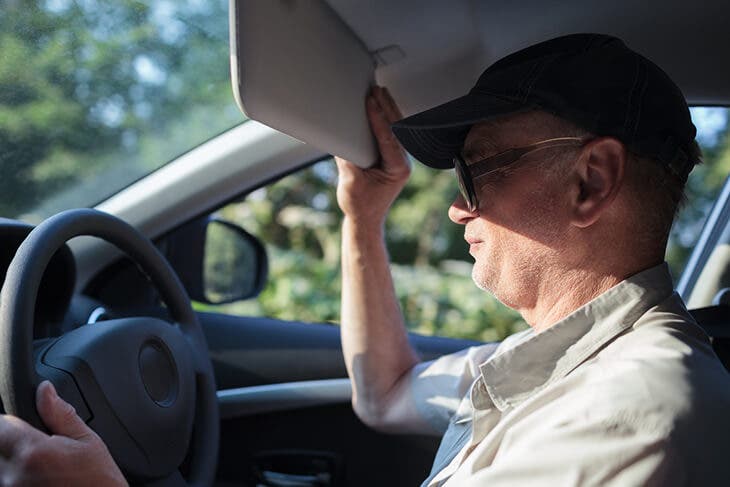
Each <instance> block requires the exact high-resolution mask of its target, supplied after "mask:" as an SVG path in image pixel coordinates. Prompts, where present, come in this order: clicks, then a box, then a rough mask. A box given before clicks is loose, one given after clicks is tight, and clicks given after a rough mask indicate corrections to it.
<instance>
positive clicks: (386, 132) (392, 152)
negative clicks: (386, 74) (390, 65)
mask: <svg viewBox="0 0 730 487" xmlns="http://www.w3.org/2000/svg"><path fill="white" fill-rule="evenodd" d="M377 90H378V88H377V87H376V88H374V89H373V94H371V95H370V96H368V100H367V109H368V110H367V111H368V118H369V119H370V127H371V128H372V131H373V134H374V135H375V140H377V142H378V147H379V149H380V155H381V156H382V158H383V162H384V163H385V164H388V163H390V162H395V161H398V162H401V161H402V162H403V163H405V164H407V160H406V157H405V152H404V151H403V148H402V147H401V145H400V142H398V139H396V137H395V135H394V134H393V131H392V130H391V129H390V122H389V121H388V117H387V115H386V113H385V110H384V108H383V106H382V105H381V104H380V102H379V97H378V96H377V95H375V92H376V91H377ZM381 98H382V96H381Z"/></svg>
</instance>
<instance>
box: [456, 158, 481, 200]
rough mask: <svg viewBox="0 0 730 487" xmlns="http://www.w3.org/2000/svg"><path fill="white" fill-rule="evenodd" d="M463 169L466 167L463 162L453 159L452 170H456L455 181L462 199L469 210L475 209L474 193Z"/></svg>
mask: <svg viewBox="0 0 730 487" xmlns="http://www.w3.org/2000/svg"><path fill="white" fill-rule="evenodd" d="M465 171H466V168H465V167H464V163H463V162H462V161H460V160H458V159H457V160H455V161H454V172H456V181H457V183H458V184H459V191H460V192H461V196H462V197H463V198H464V201H466V204H467V206H468V207H469V211H474V210H475V209H476V201H475V198H474V194H473V192H472V191H471V189H470V188H471V185H470V184H469V183H470V180H469V175H468V174H466V173H465Z"/></svg>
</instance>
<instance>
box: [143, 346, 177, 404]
mask: <svg viewBox="0 0 730 487" xmlns="http://www.w3.org/2000/svg"><path fill="white" fill-rule="evenodd" d="M139 373H140V376H141V377H142V384H144V388H145V390H146V391H147V394H149V396H150V398H152V400H153V401H154V402H155V403H156V404H157V405H158V406H162V407H168V406H170V405H172V404H173V403H174V402H175V399H176V398H177V394H178V388H179V387H178V385H179V383H178V380H177V367H176V366H175V361H174V359H173V357H172V354H171V353H170V351H169V350H168V348H167V347H166V346H165V345H164V344H163V343H162V342H161V341H159V340H156V339H155V340H149V341H147V342H145V343H144V344H143V345H142V348H141V349H140V351H139Z"/></svg>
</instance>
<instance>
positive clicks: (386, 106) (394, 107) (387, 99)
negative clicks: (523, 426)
mask: <svg viewBox="0 0 730 487" xmlns="http://www.w3.org/2000/svg"><path fill="white" fill-rule="evenodd" d="M378 101H379V102H380V106H381V107H383V112H385V117H386V118H387V119H388V122H389V123H390V124H393V123H395V122H397V121H398V120H401V119H402V118H403V114H402V113H401V111H400V108H398V104H397V103H396V102H395V100H394V99H393V96H392V95H391V94H390V91H389V90H388V88H384V87H382V86H379V87H378Z"/></svg>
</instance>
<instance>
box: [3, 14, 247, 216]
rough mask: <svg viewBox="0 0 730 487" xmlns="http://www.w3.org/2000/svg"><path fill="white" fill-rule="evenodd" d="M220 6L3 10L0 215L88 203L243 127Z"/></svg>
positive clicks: (42, 212) (43, 211)
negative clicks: (237, 126)
mask: <svg viewBox="0 0 730 487" xmlns="http://www.w3.org/2000/svg"><path fill="white" fill-rule="evenodd" d="M227 4H228V2H227V0H214V1H208V2H197V1H192V0H191V1H185V2H173V1H164V0H163V1H157V2H152V1H135V0H120V1H115V2H72V1H62V0H58V1H53V2H26V1H10V2H6V3H4V4H3V7H2V15H0V60H1V62H0V147H1V148H2V151H0V171H2V174H3V178H2V179H0V215H3V216H10V217H18V216H20V215H24V217H25V218H26V219H29V220H31V221H36V220H39V219H41V218H42V217H45V216H47V215H48V214H50V213H53V212H56V211H59V210H60V209H63V208H65V207H71V206H85V205H91V204H95V203H97V202H98V201H100V200H102V199H104V198H105V197H106V196H108V195H110V194H113V193H114V192H115V191H117V190H119V189H121V188H122V187H124V186H125V185H127V184H129V183H130V182H132V181H134V180H135V179H137V178H139V177H141V176H142V175H144V174H146V173H148V172H149V171H151V170H153V169H155V168H157V167H159V166H160V165H162V164H164V163H165V162H166V161H168V160H171V159H172V158H174V157H176V156H177V155H179V154H181V153H183V152H185V151H187V150H189V149H190V148H192V147H194V146H195V145H197V144H199V143H201V142H203V141H205V140H207V139H208V138H210V137H211V136H213V135H215V134H217V133H219V132H221V131H223V130H225V129H227V128H229V127H231V126H232V125H234V124H236V123H239V122H240V121H242V119H243V117H242V116H241V115H240V113H239V112H238V110H237V109H236V107H235V105H234V103H233V100H232V97H231V89H230V82H229V75H228V32H227V27H228V25H227Z"/></svg>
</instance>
